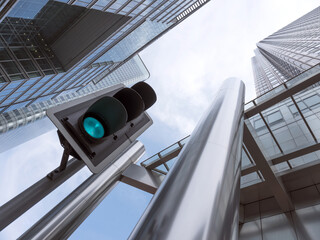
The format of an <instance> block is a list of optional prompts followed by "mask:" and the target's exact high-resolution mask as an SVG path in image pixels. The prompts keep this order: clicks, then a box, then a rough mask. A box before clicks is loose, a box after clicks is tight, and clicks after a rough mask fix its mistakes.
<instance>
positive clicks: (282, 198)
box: [243, 123, 294, 212]
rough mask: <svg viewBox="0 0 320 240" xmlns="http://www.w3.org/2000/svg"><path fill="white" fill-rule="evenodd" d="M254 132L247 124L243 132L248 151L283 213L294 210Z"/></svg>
mask: <svg viewBox="0 0 320 240" xmlns="http://www.w3.org/2000/svg"><path fill="white" fill-rule="evenodd" d="M252 132H254V130H253V129H252V131H250V130H249V128H248V126H247V124H246V123H245V124H244V131H243V142H244V144H245V146H246V147H247V150H248V151H249V153H250V155H251V156H252V159H253V160H254V161H255V163H256V166H257V168H258V169H259V170H260V172H261V173H262V175H263V177H264V179H265V182H266V183H267V185H268V186H269V188H270V190H271V191H272V193H273V195H274V196H275V198H276V200H277V202H278V204H279V206H280V208H281V209H282V211H283V212H287V211H291V210H293V209H294V207H293V204H292V202H291V199H290V197H289V195H288V193H287V192H286V189H285V187H284V186H283V184H282V182H281V179H280V178H277V177H276V176H275V174H274V173H273V171H272V169H271V167H270V166H269V163H268V162H267V160H266V158H265V157H264V155H263V153H262V152H261V150H260V148H259V145H258V144H257V142H259V139H258V137H255V138H254V136H253V135H252Z"/></svg>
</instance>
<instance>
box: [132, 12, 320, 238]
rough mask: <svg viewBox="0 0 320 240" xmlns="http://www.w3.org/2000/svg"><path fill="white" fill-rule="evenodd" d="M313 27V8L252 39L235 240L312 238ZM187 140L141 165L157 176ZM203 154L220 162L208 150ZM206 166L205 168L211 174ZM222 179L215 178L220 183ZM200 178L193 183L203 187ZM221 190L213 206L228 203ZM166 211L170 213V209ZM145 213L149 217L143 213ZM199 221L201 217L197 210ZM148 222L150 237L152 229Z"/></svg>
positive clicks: (319, 155) (319, 135) (318, 149)
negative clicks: (251, 89) (251, 83)
mask: <svg viewBox="0 0 320 240" xmlns="http://www.w3.org/2000/svg"><path fill="white" fill-rule="evenodd" d="M319 29H320V8H319V7H318V8H316V9H315V10H313V11H311V12H310V13H308V14H306V15H304V16H303V17H301V18H299V19H298V20H296V21H294V22H293V23H291V24H289V25H288V26H286V27H284V28H282V29H281V30H279V31H277V32H276V33H274V34H272V35H271V36H269V37H267V38H266V39H264V40H262V41H260V42H259V43H258V44H257V46H258V49H256V50H255V57H253V58H252V65H253V72H254V80H255V85H256V92H257V95H258V97H257V98H256V99H253V100H252V101H249V102H248V103H247V104H245V107H244V119H245V121H244V136H243V145H242V162H241V184H240V207H239V209H240V214H239V215H240V218H239V239H240V240H248V239H250V240H261V239H280V238H281V239H297V240H302V239H318V238H319V237H318V236H319V234H320V230H319V227H318V226H319V224H320V178H319V171H320V144H319V142H320V86H319V82H320V64H319V62H320V42H319V40H320V32H319ZM221 112H223V111H221ZM217 125H219V124H217ZM222 125H223V124H220V125H219V126H220V127H221V126H222ZM191 137H192V135H191ZM187 141H188V138H185V139H182V140H180V141H179V142H177V143H175V144H173V145H171V146H169V147H168V148H166V149H164V150H162V151H160V152H159V153H156V154H155V155H153V156H151V157H150V158H148V159H147V160H145V161H144V162H142V163H141V165H142V166H143V167H145V168H146V169H148V170H151V171H152V172H154V173H156V174H161V175H162V177H163V178H164V177H166V175H168V172H170V171H171V170H172V169H174V171H173V172H174V173H176V172H178V171H179V170H178V169H179V168H180V166H182V165H183V164H184V163H185V162H182V161H180V162H179V163H178V164H176V165H178V166H176V165H174V162H175V161H177V159H179V156H180V157H181V158H183V157H185V155H187V154H188V151H186V152H187V153H186V152H183V153H182V154H180V155H179V156H178V154H179V152H180V151H181V150H182V149H183V148H184V146H185V144H186V142H187ZM193 144H194V142H193ZM204 144H205V143H204ZM187 146H188V145H187ZM189 152H190V151H189ZM230 152H231V151H230ZM177 156H178V157H177ZM182 156H183V157H182ZM208 158H211V159H210V160H212V161H213V160H214V161H217V164H221V161H219V160H218V157H216V156H209V157H208ZM179 160H180V159H179ZM179 160H178V161H179ZM214 171H215V169H214V168H213V169H212V173H214ZM226 172H227V171H226ZM174 173H173V174H174ZM228 174H232V172H231V173H230V172H229V173H226V175H228ZM170 176H171V175H170ZM170 180H171V179H170ZM167 182H170V181H169V180H168V181H167ZM167 182H166V183H167ZM170 184H172V181H171V182H170ZM223 184H224V183H223V182H221V186H223ZM208 185H209V184H208ZM208 185H204V184H203V185H202V186H201V187H203V188H207V187H208ZM199 187H200V186H199ZM168 188H169V187H168V186H167V185H165V186H162V187H161V188H160V189H161V190H162V189H165V191H166V193H167V196H166V198H168V199H171V196H170V193H169V191H168ZM186 188H187V187H186ZM161 190H160V191H161ZM179 190H180V189H179ZM227 191H228V190H226V191H225V192H224V194H222V195H219V196H216V197H217V199H220V198H224V199H225V201H224V202H223V204H221V205H224V204H228V207H232V206H231V205H229V200H230V199H227V198H225V196H226V195H227ZM159 196H160V194H159V195H157V196H155V197H154V199H159V198H160V197H159ZM233 197H234V196H233V195H232V196H231V198H233ZM164 202H165V201H164ZM165 204H169V203H168V202H165ZM200 209H201V208H200ZM148 210H149V212H155V211H154V210H153V209H152V210H150V209H148ZM197 210H198V209H195V210H194V211H197ZM146 212H148V211H146ZM213 214H217V213H213ZM148 217H149V216H148ZM166 217H167V219H170V220H171V215H170V214H167V216H166ZM184 217H186V218H187V217H190V216H184ZM206 217H207V215H206ZM229 217H230V216H227V215H225V219H224V221H226V222H227V220H228V218H229ZM142 219H147V217H146V216H143V217H142ZM148 220H149V221H150V222H151V220H150V218H148ZM193 220H194V218H193ZM201 220H204V222H205V217H204V218H203V219H201ZM159 222H160V221H159ZM206 223H207V224H208V225H210V223H208V222H206ZM172 225H175V222H174V223H172ZM208 225H207V226H208ZM138 226H141V224H140V223H139V225H138ZM175 226H176V225H175ZM216 226H217V225H213V224H212V225H211V226H210V227H211V229H214V230H216V228H214V227H216ZM218 226H219V227H221V228H223V229H224V230H226V231H229V230H230V231H231V230H232V229H231V228H230V226H229V225H228V226H226V225H223V224H221V225H218ZM143 227H145V225H143ZM210 227H208V228H210ZM154 229H156V230H155V231H154V233H155V235H156V236H158V233H157V232H158V231H159V229H158V228H156V227H154Z"/></svg>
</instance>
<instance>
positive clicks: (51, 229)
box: [19, 141, 144, 240]
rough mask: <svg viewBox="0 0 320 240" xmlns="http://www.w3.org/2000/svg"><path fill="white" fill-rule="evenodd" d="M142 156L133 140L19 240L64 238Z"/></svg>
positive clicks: (141, 146)
mask: <svg viewBox="0 0 320 240" xmlns="http://www.w3.org/2000/svg"><path fill="white" fill-rule="evenodd" d="M143 153H144V146H143V144H142V143H140V142H138V141H135V142H134V143H133V144H132V145H130V147H129V148H128V149H127V150H125V151H124V152H123V153H122V154H121V155H120V156H119V157H118V158H117V159H116V160H115V161H114V163H113V164H112V165H111V166H110V167H108V168H106V169H105V170H103V171H102V172H101V173H99V174H93V175H92V176H91V177H90V178H88V179H87V180H86V181H85V182H84V183H82V184H81V185H80V186H79V187H78V188H77V189H76V190H74V191H73V192H72V193H71V194H69V196H67V197H66V198H65V199H64V200H62V202H60V203H59V204H58V205H57V206H56V207H54V208H53V209H52V210H51V211H50V212H49V213H47V214H46V215H45V216H44V217H43V218H41V219H40V220H39V221H38V222H37V223H36V224H34V225H33V226H32V227H31V228H30V229H29V230H28V231H27V232H25V233H24V234H23V235H22V236H21V237H20V238H19V239H25V240H31V239H41V240H42V239H67V238H68V237H69V236H70V235H71V234H72V233H73V232H74V231H75V230H76V229H77V227H78V226H79V225H80V224H81V223H82V222H83V221H84V220H85V219H86V218H87V217H88V216H89V215H90V213H91V212H92V211H93V210H94V209H95V208H96V206H98V204H99V203H100V202H101V201H102V200H103V199H104V198H105V197H106V196H107V194H108V193H109V192H110V191H111V190H112V189H113V187H114V186H115V185H116V184H117V182H118V181H119V180H120V176H121V174H122V173H123V171H124V170H125V169H126V168H127V167H128V166H129V165H130V164H132V163H133V162H136V161H138V160H139V158H140V157H141V156H142V154H143Z"/></svg>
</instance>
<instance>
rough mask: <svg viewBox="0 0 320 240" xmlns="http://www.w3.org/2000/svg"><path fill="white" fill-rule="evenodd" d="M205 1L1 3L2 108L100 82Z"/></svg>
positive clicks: (102, 0)
mask: <svg viewBox="0 0 320 240" xmlns="http://www.w3.org/2000/svg"><path fill="white" fill-rule="evenodd" d="M206 2H207V1H205V0H199V1H197V0H192V1H185V0H180V1H173V2H171V1H160V0H154V1H151V2H145V1H143V0H142V1H130V0H129V1H122V0H114V1H104V0H100V1H96V0H92V1H87V0H85V1H55V0H49V1H28V0H19V1H17V2H16V4H14V5H11V2H8V3H6V5H5V6H3V8H2V11H1V23H0V29H1V30H0V42H1V49H0V53H1V54H0V73H1V78H0V113H3V112H5V111H8V109H17V108H21V107H25V106H30V105H31V104H32V103H34V102H35V101H37V100H38V99H40V98H41V101H45V100H48V99H54V98H56V97H58V96H61V95H63V94H65V92H66V91H68V92H75V91H79V90H80V89H82V88H83V87H84V86H86V84H88V83H89V82H90V81H93V80H94V81H95V82H99V81H100V80H102V79H103V78H104V77H105V76H107V75H108V74H109V73H110V72H112V71H113V70H114V69H116V68H117V67H119V66H121V65H122V64H124V63H125V62H126V61H128V60H129V59H130V58H132V57H133V56H135V55H136V54H137V53H138V52H139V51H140V50H141V49H143V48H145V47H146V46H147V45H148V44H150V43H151V42H153V41H154V40H155V39H157V38H158V37H160V36H161V35H162V34H163V33H165V32H166V31H168V30H169V29H171V28H173V27H174V26H176V25H177V24H179V23H180V22H181V21H183V20H184V19H185V18H187V17H188V16H190V15H191V14H192V13H193V12H195V11H196V10H198V9H199V8H200V7H201V6H203V5H204V4H205V3H206Z"/></svg>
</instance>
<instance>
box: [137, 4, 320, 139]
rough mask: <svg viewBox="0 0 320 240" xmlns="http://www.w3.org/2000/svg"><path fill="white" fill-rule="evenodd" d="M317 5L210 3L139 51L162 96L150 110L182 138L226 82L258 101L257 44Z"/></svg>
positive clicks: (247, 97) (188, 132) (156, 88)
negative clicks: (233, 81)
mask: <svg viewBox="0 0 320 240" xmlns="http://www.w3.org/2000/svg"><path fill="white" fill-rule="evenodd" d="M317 6H318V1H316V0H313V1H311V0H309V1H304V2H303V4H301V1H298V0H293V1H276V0H272V1H252V0H244V1H235V0H224V1H222V0H212V1H211V2H209V3H208V4H207V5H206V6H205V7H203V8H202V9H200V10H199V11H198V12H196V13H194V14H193V15H192V16H191V17H189V18H188V19H186V20H185V21H184V22H182V23H181V24H180V25H178V26H177V27H175V28H174V29H173V30H171V31H170V32H169V33H167V34H166V35H164V36H163V37H162V38H161V39H160V40H159V41H157V42H155V43H154V44H152V45H151V46H149V47H148V48H147V49H146V50H144V51H143V52H142V53H141V57H142V59H143V60H144V62H145V63H146V66H147V67H148V69H149V71H150V73H151V77H150V79H149V83H150V84H151V85H152V86H153V87H154V88H155V90H156V92H157V94H158V96H159V97H158V102H157V103H156V105H155V106H154V107H152V108H151V109H150V113H151V115H152V116H153V117H154V120H155V121H161V122H162V123H163V124H164V125H166V126H167V127H168V128H170V129H173V131H177V132H178V133H179V134H184V135H187V134H190V133H191V132H192V129H193V128H194V126H195V124H196V123H197V121H198V120H199V118H200V116H201V114H202V113H203V112H204V111H205V110H206V108H207V107H208V106H209V104H210V103H211V101H212V100H213V98H214V93H215V92H216V90H217V89H218V88H219V86H220V84H221V83H222V81H223V80H224V79H226V78H228V77H232V76H234V77H238V78H240V79H242V80H243V81H244V82H245V84H246V101H249V100H251V99H253V98H255V89H254V83H253V75H252V69H251V57H252V56H253V55H254V53H253V50H254V49H255V48H256V46H255V44H256V43H257V42H258V41H260V40H262V39H263V38H265V37H267V36H268V35H270V34H272V33H273V32H275V31H277V30H279V29H280V28H282V27H284V26H285V25H287V24H288V23H290V22H291V21H293V20H295V19H297V18H298V17H300V16H302V15H304V14H305V13H307V12H308V11H310V10H312V9H314V8H315V7H317Z"/></svg>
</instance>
